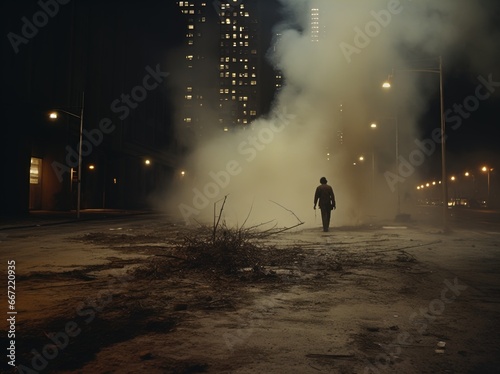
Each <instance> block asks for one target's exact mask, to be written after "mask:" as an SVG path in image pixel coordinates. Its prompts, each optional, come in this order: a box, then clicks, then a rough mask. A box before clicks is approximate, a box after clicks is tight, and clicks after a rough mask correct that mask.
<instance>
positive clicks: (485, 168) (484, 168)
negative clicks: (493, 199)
mask: <svg viewBox="0 0 500 374" xmlns="http://www.w3.org/2000/svg"><path fill="white" fill-rule="evenodd" d="M492 170H493V169H492V168H490V167H489V166H483V167H482V168H481V171H483V172H485V173H487V174H488V198H487V199H488V200H487V203H486V204H490V171H492Z"/></svg>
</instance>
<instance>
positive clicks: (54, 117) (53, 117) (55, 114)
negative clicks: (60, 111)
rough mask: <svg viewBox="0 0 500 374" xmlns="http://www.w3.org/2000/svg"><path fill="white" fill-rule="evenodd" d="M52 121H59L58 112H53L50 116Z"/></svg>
mask: <svg viewBox="0 0 500 374" xmlns="http://www.w3.org/2000/svg"><path fill="white" fill-rule="evenodd" d="M49 118H50V119H57V112H52V113H50V114H49Z"/></svg>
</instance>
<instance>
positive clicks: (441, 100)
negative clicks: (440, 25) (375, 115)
mask: <svg viewBox="0 0 500 374" xmlns="http://www.w3.org/2000/svg"><path fill="white" fill-rule="evenodd" d="M438 61H439V66H438V67H437V68H425V69H396V71H402V72H420V73H433V74H439V104H440V111H441V121H440V122H441V126H440V127H441V180H442V181H443V183H442V190H441V194H442V200H443V228H444V230H445V231H446V230H447V229H448V182H447V175H446V121H445V116H444V95H443V59H442V57H441V56H439V59H438ZM394 71H395V70H394V69H393V72H392V74H391V75H389V80H390V79H391V78H392V77H393V76H394ZM389 80H388V81H386V82H384V83H383V85H382V87H383V88H386V89H388V88H391V83H390V81H389ZM396 122H397V120H396ZM397 130H398V129H397V126H396V131H397Z"/></svg>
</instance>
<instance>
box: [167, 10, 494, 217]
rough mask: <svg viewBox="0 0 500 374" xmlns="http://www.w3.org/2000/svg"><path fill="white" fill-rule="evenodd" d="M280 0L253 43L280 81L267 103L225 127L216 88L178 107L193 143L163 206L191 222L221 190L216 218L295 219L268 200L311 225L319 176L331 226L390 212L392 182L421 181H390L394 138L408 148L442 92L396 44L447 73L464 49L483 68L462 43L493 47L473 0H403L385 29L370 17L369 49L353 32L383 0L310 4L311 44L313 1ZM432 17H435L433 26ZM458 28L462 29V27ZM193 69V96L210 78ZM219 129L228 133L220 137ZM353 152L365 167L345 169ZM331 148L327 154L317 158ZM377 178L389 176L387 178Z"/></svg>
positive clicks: (463, 57)
mask: <svg viewBox="0 0 500 374" xmlns="http://www.w3.org/2000/svg"><path fill="white" fill-rule="evenodd" d="M279 3H280V4H281V6H282V7H283V8H284V9H283V12H282V14H284V15H286V16H285V18H286V19H284V20H283V22H281V23H279V24H277V25H275V28H274V32H275V35H279V37H276V38H275V40H273V48H271V49H270V50H269V51H259V53H261V52H262V54H266V58H268V61H269V62H270V63H271V64H272V65H273V67H274V68H275V69H276V71H279V72H280V75H282V77H283V84H282V86H281V88H280V90H279V91H277V92H276V95H275V96H274V98H273V101H272V102H271V103H268V104H270V107H271V110H270V111H269V112H268V113H263V115H262V116H261V117H259V118H257V119H256V120H255V121H254V122H252V123H249V124H248V125H247V126H240V125H241V123H238V122H234V126H233V125H229V124H230V123H232V122H230V121H233V120H234V118H228V119H227V120H226V119H224V121H223V122H221V121H220V119H221V118H220V117H221V116H220V113H219V109H218V108H220V106H219V105H220V102H219V98H220V97H219V96H217V95H213V96H214V98H213V99H212V98H211V97H210V96H209V95H207V96H206V102H204V105H203V110H201V109H199V108H196V109H193V110H192V111H191V112H192V113H191V112H190V113H188V114H186V115H179V116H178V118H180V119H179V120H178V123H176V129H177V133H176V134H178V139H177V140H179V142H180V143H181V144H182V145H187V146H188V148H189V149H190V150H192V151H191V152H190V153H189V154H188V155H187V156H186V157H185V158H184V159H183V160H179V161H180V162H182V165H184V167H186V170H189V178H181V176H184V173H181V174H180V175H179V174H177V175H178V178H173V179H174V180H175V181H174V182H173V186H172V188H171V189H169V191H168V194H165V197H164V199H163V200H161V201H160V203H159V204H162V206H164V207H165V208H166V209H169V210H171V212H172V213H173V214H175V215H176V216H178V217H180V218H181V219H182V218H184V219H185V220H186V219H189V220H190V222H191V223H194V221H195V220H196V221H204V222H207V223H211V222H212V221H213V212H214V209H215V210H216V211H218V209H219V208H220V203H218V202H220V201H221V200H223V199H224V197H225V196H228V199H227V203H226V205H225V208H224V219H225V220H226V222H227V224H228V225H229V226H232V225H233V224H238V223H239V224H241V223H242V222H243V221H245V219H246V217H247V216H248V214H249V212H250V211H251V216H250V221H249V222H248V223H247V224H248V225H251V224H252V223H255V224H259V223H262V222H269V221H270V220H276V221H277V222H276V223H277V224H278V225H279V226H285V225H293V224H295V223H296V222H295V221H294V222H290V221H285V219H287V217H291V215H290V214H289V211H285V210H283V209H281V208H280V207H278V206H275V205H273V204H270V203H269V202H270V201H276V202H278V203H279V204H280V205H282V206H284V207H286V208H287V209H290V210H291V211H293V212H294V214H296V216H298V217H300V219H301V220H303V221H304V222H305V223H306V224H307V225H310V226H317V220H316V223H315V216H314V211H313V210H312V209H311V208H312V207H311V200H312V196H313V194H314V189H315V188H316V186H317V185H318V184H319V178H320V177H322V176H325V177H326V178H327V180H328V181H329V184H330V185H331V186H332V187H333V189H334V191H335V194H336V196H337V198H338V200H339V209H338V210H337V211H335V212H333V213H332V222H333V225H334V226H342V225H352V224H357V223H359V222H364V221H365V220H366V219H367V217H368V216H369V214H368V212H369V211H371V212H377V213H376V214H377V215H378V217H379V218H380V217H384V218H394V212H395V211H396V207H397V204H398V199H397V196H398V194H396V193H395V190H396V187H397V188H398V193H399V195H400V196H401V197H404V196H407V195H408V196H413V195H412V192H414V189H415V186H414V184H413V183H411V180H418V179H409V178H405V180H406V181H408V182H410V183H402V182H398V180H400V178H398V174H397V172H396V174H395V171H396V170H397V166H398V165H396V162H397V157H393V155H394V148H395V145H397V144H399V145H400V148H399V154H400V155H401V156H405V157H406V156H407V155H408V154H410V153H411V152H412V150H413V149H414V148H412V147H414V145H413V144H414V140H415V139H416V133H417V131H416V130H417V129H418V123H419V121H420V119H421V118H422V115H423V114H424V113H426V112H427V111H428V110H429V108H428V101H429V98H430V97H433V95H434V94H435V92H436V91H437V90H438V88H439V85H438V83H439V82H438V80H437V79H435V78H436V77H435V76H431V77H429V82H428V83H429V84H427V80H425V82H424V83H426V84H420V82H421V81H422V80H423V79H427V78H425V76H424V75H423V74H422V73H420V72H411V73H408V72H406V73H405V72H404V70H405V69H406V70H410V69H417V68H422V69H423V68H425V67H426V66H423V65H420V66H419V65H418V64H419V63H420V62H415V61H413V62H412V61H407V60H405V56H404V53H402V51H421V52H422V53H421V55H422V56H420V53H418V55H419V56H415V58H420V57H422V58H431V57H430V56H432V57H434V56H439V55H442V56H443V59H444V61H447V63H448V64H449V65H450V66H448V67H447V68H448V69H451V68H452V67H453V66H452V65H453V63H454V62H453V61H452V59H451V58H450V57H451V56H452V55H453V56H455V54H460V56H457V57H459V58H460V61H461V63H465V62H470V65H471V67H473V68H474V69H476V70H477V71H483V70H480V69H479V68H480V67H485V65H486V66H487V65H488V63H486V61H487V60H489V59H488V58H485V56H484V55H482V56H481V55H480V54H479V53H470V51H469V50H467V48H463V46H464V45H466V46H471V44H470V43H471V42H474V41H475V40H481V44H482V45H483V46H486V45H488V47H489V48H490V50H494V48H496V46H497V44H498V43H497V41H496V40H495V37H494V36H492V35H489V34H488V33H487V32H485V31H487V30H486V25H488V23H487V22H483V21H485V20H486V17H485V16H486V14H485V12H484V10H483V9H482V8H481V7H479V6H477V4H476V2H471V1H470V0H443V1H432V0H422V1H418V2H416V1H413V2H407V3H405V6H404V12H401V13H400V14H398V15H397V16H394V17H392V18H391V23H390V27H385V26H384V27H383V26H382V25H380V24H377V25H376V26H378V27H379V28H380V30H382V29H383V32H380V33H378V34H377V35H373V33H372V34H371V35H372V36H369V35H367V34H366V33H364V35H366V38H365V39H366V40H365V42H366V45H367V46H368V44H370V45H369V47H367V48H364V47H363V48H359V45H358V43H359V35H358V34H357V32H356V31H355V30H357V29H360V30H363V31H366V30H370V25H372V24H374V23H376V22H379V21H378V20H377V19H378V18H379V17H375V18H373V17H371V18H369V17H368V15H370V14H382V12H385V13H387V10H386V9H387V1H382V0H380V1H378V0H377V1H375V0H373V1H331V0H317V1H315V2H314V4H318V5H317V6H316V5H314V8H315V9H316V8H317V9H318V11H317V14H318V21H317V22H318V23H319V24H318V25H316V24H315V25H314V26H315V27H316V26H318V28H317V29H316V28H315V29H314V30H321V32H320V33H319V34H318V35H316V36H317V38H318V43H311V37H312V30H311V24H310V21H311V16H312V14H311V13H310V10H311V8H310V7H307V6H305V4H308V3H309V2H307V1H304V0H280V1H279ZM305 12H309V14H304V13H305ZM347 14H348V15H349V16H348V17H347V16H346V15H347ZM429 14H439V15H440V18H439V22H436V20H435V19H434V17H429ZM224 22H225V19H224ZM314 22H316V21H314ZM457 24H460V25H461V27H460V28H459V29H457V27H456V25H457ZM470 29H474V30H478V31H477V33H476V32H474V33H473V35H472V33H470V32H466V31H467V30H470ZM429 35H432V38H431V37H429ZM216 36H218V35H216ZM375 45H376V46H375ZM328 46H335V47H332V48H329V47H328ZM339 47H340V48H339ZM483 49H484V50H485V51H486V50H487V49H486V48H483ZM488 52H489V51H488ZM197 53H198V52H197ZM200 53H201V52H200ZM451 53H453V54H451ZM228 57H229V56H228ZM231 57H233V56H231ZM234 58H236V56H235V57H234ZM194 60H195V59H193V61H194ZM490 61H491V60H490ZM229 62H230V61H224V64H223V65H224V74H226V73H229V74H231V73H236V74H238V71H236V70H234V69H233V67H232V64H229ZM436 62H437V61H436ZM190 63H194V62H192V61H189V62H188V61H187V62H186V65H188V64H190ZM219 63H220V62H219ZM226 64H227V66H228V68H226V67H225V66H226ZM391 69H394V70H393V72H394V77H393V76H392V75H389V76H388V75H387V74H388V73H390V71H391ZM179 70H180V71H179V74H174V73H177V72H172V76H174V75H175V76H177V77H179V81H181V80H183V79H182V78H184V77H183V74H184V70H181V69H179ZM192 72H193V74H194V75H195V76H190V77H189V81H190V82H191V81H194V82H196V86H195V85H194V83H193V95H194V93H195V92H198V91H199V90H201V89H202V88H203V87H205V86H206V87H210V86H211V85H212V83H213V82H212V79H211V78H210V79H206V78H205V76H206V75H207V74H206V71H204V70H203V69H192ZM381 74H385V75H384V76H381ZM387 78H389V79H387ZM391 78H393V79H391ZM256 79H257V82H258V85H259V86H260V85H261V84H262V83H265V82H262V81H261V80H260V77H258V78H256ZM386 79H387V81H386V82H384V83H385V84H384V85H383V87H384V88H391V83H394V79H397V80H398V81H397V84H395V86H394V88H393V90H396V89H397V90H396V91H390V94H389V91H386V92H384V91H383V90H382V89H381V84H382V83H383V81H384V80H386ZM214 80H215V78H214ZM186 81H188V80H187V79H186V80H185V81H184V80H183V81H182V82H178V83H176V84H178V87H175V88H176V89H178V90H179V92H183V93H185V87H186ZM274 83H276V82H274ZM190 86H191V84H190ZM445 92H446V88H445ZM396 93H397V94H396ZM223 94H224V95H226V94H227V99H228V100H234V101H235V102H239V97H240V96H241V97H242V102H243V101H246V102H247V103H248V104H249V105H250V103H252V100H253V99H252V98H251V97H248V100H243V98H246V97H247V94H246V93H242V94H239V93H237V92H236V88H235V92H234V93H233V92H231V88H229V87H227V92H223ZM179 97H181V95H179ZM182 97H184V95H182ZM193 97H194V96H193ZM232 97H234V99H232ZM179 100H180V99H179ZM175 104H178V105H175V107H176V108H182V107H184V104H185V102H184V101H182V102H179V103H175ZM193 108H194V106H193ZM207 108H208V109H207ZM249 108H250V107H248V108H247V110H249ZM212 109H213V110H212ZM179 110H180V109H179ZM198 110H199V112H198ZM205 110H206V111H205ZM181 113H182V111H181V110H180V113H179V114H181ZM396 113H397V116H398V118H401V119H403V118H404V122H403V120H401V122H400V123H399V125H400V126H399V128H398V136H399V140H400V141H401V142H400V143H396V144H395V142H394V139H395V135H396V132H395V129H396V126H395V122H396V121H394V120H393V119H391V120H390V119H389V118H391V117H392V118H394V117H395V115H396ZM289 115H291V116H293V118H291V119H290V120H289V121H283V118H290V116H289ZM187 116H188V117H189V118H192V119H193V120H192V121H191V123H192V124H194V123H196V121H194V119H195V118H203V131H206V133H201V134H198V133H196V131H197V129H196V128H195V126H193V127H191V129H193V132H195V134H194V135H196V136H192V135H191V130H190V131H187V130H186V122H187V121H186V122H184V121H183V120H181V118H187ZM228 116H229V114H228ZM370 119H377V120H378V121H379V123H378V125H380V126H379V127H378V128H379V130H377V131H380V132H381V134H380V135H381V136H375V135H379V134H378V132H377V133H375V132H372V133H371V134H368V133H369V131H370V130H369V129H368V125H370V127H371V128H372V129H373V128H375V127H374V126H372V123H370V122H369V121H370ZM373 123H374V122H373ZM221 124H222V125H221ZM224 126H227V127H229V128H230V131H229V132H224V135H223V136H221V135H222V131H221V129H223V127H224ZM243 127H245V129H242V128H243ZM344 134H345V135H344ZM369 135H372V136H369ZM382 135H383V136H382ZM325 151H326V152H325ZM360 151H364V152H373V157H370V155H367V157H368V158H369V159H370V165H366V163H365V165H363V166H364V167H362V166H361V165H360V168H357V169H356V170H353V168H352V166H356V165H357V164H359V160H358V159H357V157H356V156H359V153H358V152H360ZM327 152H328V153H330V156H327V157H325V153H327ZM327 158H330V161H328V160H327ZM353 161H354V162H353ZM365 161H367V160H365ZM424 161H425V163H426V164H425V165H428V163H429V162H431V161H430V160H429V159H428V158H427V157H426V159H425V160H424ZM481 166H482V165H481ZM425 169H426V168H425V166H423V167H420V168H419V167H416V168H415V174H414V175H412V176H411V178H418V173H419V172H423V171H424V170H425ZM478 172H479V171H478ZM178 173H179V171H178ZM385 174H392V175H393V177H392V178H391V180H388V179H386V178H385V177H384V175H385ZM390 183H392V184H391V185H389V184H390ZM429 185H430V184H428V185H427V186H429ZM284 186H286V187H284ZM436 187H437V186H436ZM433 190H436V188H433ZM425 191H426V192H427V190H425ZM429 192H430V191H429ZM373 196H376V197H377V198H376V199H374V198H373ZM404 200H406V199H402V201H404ZM340 202H342V203H340ZM216 204H218V205H216ZM414 206H415V204H414V201H412V199H411V198H410V199H408V203H403V205H402V206H401V208H402V211H403V212H405V213H411V212H410V211H408V210H407V209H411V208H412V207H414ZM186 217H187V218H186ZM292 218H293V217H292Z"/></svg>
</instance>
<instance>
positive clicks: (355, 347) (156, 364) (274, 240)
mask: <svg viewBox="0 0 500 374" xmlns="http://www.w3.org/2000/svg"><path fill="white" fill-rule="evenodd" d="M12 235H14V236H15V234H12ZM12 235H11V238H12ZM228 235H229V234H228ZM210 237H211V236H210V231H203V230H201V229H200V228H187V227H184V226H181V225H176V224H173V223H169V222H165V221H162V222H153V223H149V224H148V225H144V224H137V225H135V226H133V225H129V226H127V227H117V226H116V227H112V228H106V229H99V228H91V229H89V230H88V231H87V232H85V233H78V234H67V235H64V240H63V241H62V242H61V243H59V245H65V246H66V247H67V248H68V252H67V253H73V252H74V253H79V254H80V255H79V256H82V258H83V259H82V261H80V263H79V264H78V265H75V263H71V260H69V258H70V257H71V256H68V259H66V258H65V257H64V255H62V254H61V256H60V257H59V256H58V257H57V258H54V259H53V260H52V259H50V257H49V256H48V257H47V264H52V265H53V266H52V267H50V266H47V264H45V265H41V264H38V265H37V264H31V266H25V268H26V269H28V270H27V271H25V272H21V273H19V274H18V277H17V282H18V283H17V284H18V285H19V286H18V303H17V310H18V312H19V317H18V320H17V331H18V334H17V340H16V352H17V357H16V362H17V364H18V365H19V367H18V368H17V369H18V371H17V372H21V373H35V372H39V373H42V372H43V373H179V374H180V373H321V372H323V373H478V374H479V373H481V374H482V373H500V344H499V343H500V337H499V333H498V331H500V330H499V327H500V318H499V316H500V304H499V303H500V280H499V279H498V278H499V277H498V274H499V273H500V256H499V255H498V252H499V250H500V248H499V245H500V244H499V243H500V241H499V238H500V235H498V234H497V233H474V232H465V231H460V232H454V233H451V234H446V235H444V234H442V233H440V232H439V231H438V230H433V229H432V228H422V227H420V228H417V227H411V226H409V227H401V226H394V227H387V226H386V227H360V228H336V229H333V230H331V232H328V233H323V232H321V231H320V230H319V229H300V228H297V229H296V230H293V231H286V232H283V233H280V234H277V235H273V236H268V237H259V236H256V237H251V238H243V239H248V240H243V239H242V238H237V239H238V240H240V241H239V242H237V243H234V242H232V241H230V240H229V239H231V238H229V239H227V238H226V237H225V238H224V240H226V239H227V240H229V241H230V243H229V245H228V246H227V247H224V248H216V249H215V250H210V249H209V248H208V247H209V245H210ZM22 240H24V239H23V237H22V235H19V237H18V241H20V242H22ZM47 240H48V239H47ZM241 240H243V241H241ZM43 243H45V242H44V240H43V239H42V238H41V239H40V241H39V246H40V248H41V250H43V249H44V248H45V247H44V246H46V245H47V246H49V244H48V242H47V243H45V244H43ZM226 244H227V243H226ZM204 246H206V248H203V247H204ZM235 246H239V247H238V248H239V249H238V250H235V249H234V248H235ZM49 247H50V246H49ZM221 249H222V250H221ZM232 250H234V252H232ZM72 251H73V252H72ZM19 256H22V254H19ZM2 259H3V257H2ZM23 260H24V261H25V263H26V264H28V263H29V256H28V255H27V256H26V258H23ZM55 265H57V266H55ZM55 267H56V268H55ZM3 329H4V328H3ZM5 337H6V331H3V332H2V344H3V347H5V346H6V347H8V339H6V338H5ZM2 364H3V366H2V370H3V371H2V372H5V373H14V372H16V370H15V369H11V368H10V367H9V366H8V365H6V364H5V360H4V361H3V363H2Z"/></svg>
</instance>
